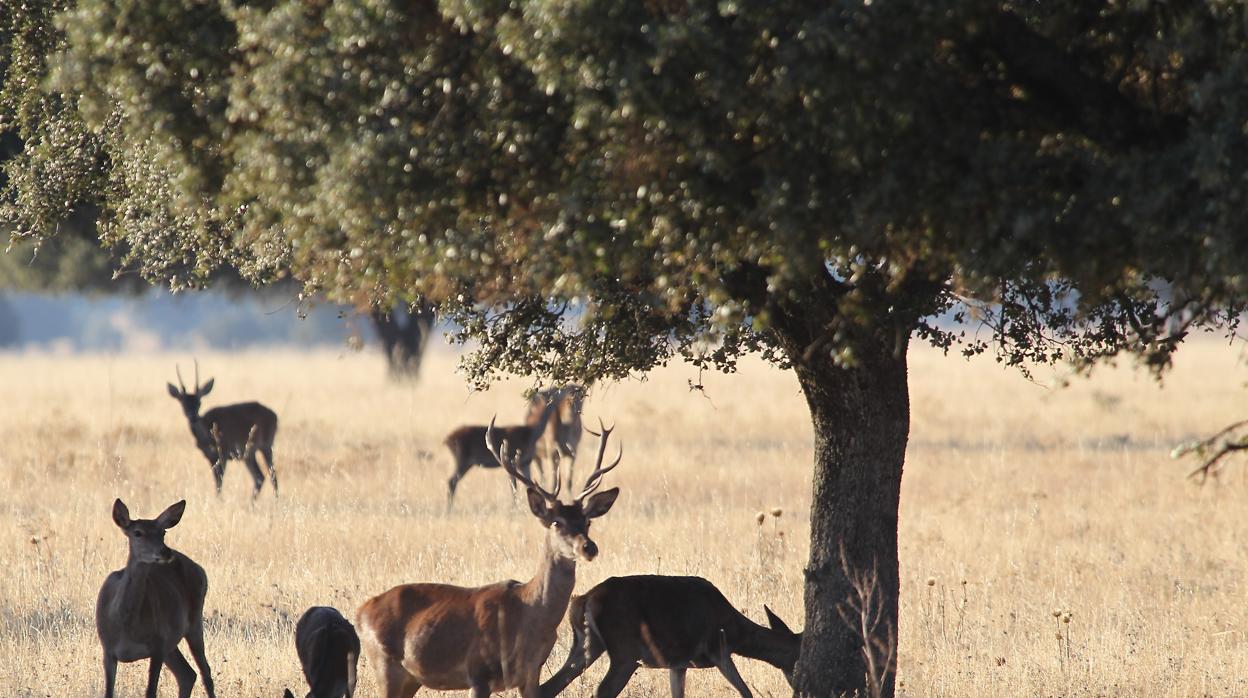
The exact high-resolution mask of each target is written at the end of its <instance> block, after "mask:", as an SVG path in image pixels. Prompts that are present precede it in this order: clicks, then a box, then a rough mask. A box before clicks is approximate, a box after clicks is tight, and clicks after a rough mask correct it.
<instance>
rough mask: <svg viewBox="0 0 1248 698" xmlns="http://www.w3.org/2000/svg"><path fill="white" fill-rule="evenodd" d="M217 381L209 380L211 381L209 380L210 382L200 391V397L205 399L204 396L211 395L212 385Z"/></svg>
mask: <svg viewBox="0 0 1248 698" xmlns="http://www.w3.org/2000/svg"><path fill="white" fill-rule="evenodd" d="M216 380H217V379H216V378H209V379H208V382H207V383H204V385H203V387H201V388H200V389H199V396H200V397H203V396H205V395H207V394H208V393H211V392H212V384H213V383H214V382H216Z"/></svg>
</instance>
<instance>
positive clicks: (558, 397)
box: [524, 384, 586, 480]
mask: <svg viewBox="0 0 1248 698" xmlns="http://www.w3.org/2000/svg"><path fill="white" fill-rule="evenodd" d="M585 392H586V391H585V388H584V387H583V386H580V385H575V384H570V385H565V386H562V387H558V388H546V389H545V390H539V391H538V392H536V393H534V395H533V397H532V398H530V399H529V413H528V414H527V415H526V416H525V418H524V423H525V424H527V425H529V426H533V427H535V426H537V424H538V422H539V421H541V417H542V412H543V411H545V409H546V406H547V405H549V404H551V403H554V405H555V411H554V414H552V415H551V416H550V419H549V420H548V421H547V422H546V429H545V430H544V431H543V432H542V436H541V437H540V438H539V439H538V442H537V446H536V448H535V450H534V456H533V462H534V464H535V465H536V466H537V470H538V472H539V473H544V472H545V469H546V461H548V460H549V461H552V465H553V467H558V465H557V464H555V462H554V461H555V457H556V456H555V453H556V452H558V453H559V454H561V455H562V456H563V457H564V458H567V459H568V479H569V480H571V479H572V478H573V476H574V475H575V469H576V449H577V446H579V445H580V443H581V410H582V408H583V407H584V405H585Z"/></svg>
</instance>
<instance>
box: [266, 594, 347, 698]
mask: <svg viewBox="0 0 1248 698" xmlns="http://www.w3.org/2000/svg"><path fill="white" fill-rule="evenodd" d="M295 651H296V652H298V653H299V664H300V665H301V666H302V667H303V677H304V678H305V679H307V680H308V687H309V688H311V689H312V690H311V691H310V692H309V693H308V696H307V698H351V696H352V695H353V694H354V693H355V666H356V662H357V661H359V658H360V638H359V636H357V635H356V634H355V627H354V626H352V625H351V623H350V622H349V621H347V619H346V618H343V617H342V614H341V613H339V612H338V609H336V608H330V607H328V606H313V607H312V608H309V609H308V610H307V611H304V613H303V616H302V617H300V618H299V622H298V623H297V624H296V625H295ZM283 698H295V695H294V694H293V693H291V692H290V689H289V688H288V689H286V693H285V694H283Z"/></svg>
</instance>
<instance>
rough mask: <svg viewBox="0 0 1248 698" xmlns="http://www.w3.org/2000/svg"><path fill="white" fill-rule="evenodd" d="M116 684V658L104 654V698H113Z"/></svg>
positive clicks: (106, 653)
mask: <svg viewBox="0 0 1248 698" xmlns="http://www.w3.org/2000/svg"><path fill="white" fill-rule="evenodd" d="M116 684H117V658H116V657H114V656H113V655H111V654H109V653H108V652H105V653H104V698H113V692H114V691H115V690H116V689H115V686H116Z"/></svg>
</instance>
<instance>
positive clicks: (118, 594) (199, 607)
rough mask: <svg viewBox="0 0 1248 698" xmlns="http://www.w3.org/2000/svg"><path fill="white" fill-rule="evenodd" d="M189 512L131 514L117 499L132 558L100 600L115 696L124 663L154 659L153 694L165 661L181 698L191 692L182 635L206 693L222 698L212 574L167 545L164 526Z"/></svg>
mask: <svg viewBox="0 0 1248 698" xmlns="http://www.w3.org/2000/svg"><path fill="white" fill-rule="evenodd" d="M185 510H186V501H185V500H183V501H181V502H178V503H177V504H174V505H173V506H171V507H169V508H168V509H165V510H164V511H163V512H161V514H160V516H157V517H156V518H155V519H153V520H150V521H149V520H145V519H131V518H130V511H129V510H128V509H127V508H126V505H125V504H124V503H122V501H121V500H120V499H118V500H117V501H115V502H113V521H114V522H116V524H117V526H118V527H120V528H121V530H122V531H124V532H125V534H126V538H127V539H128V541H129V543H130V557H129V558H128V559H127V560H126V566H125V569H120V570H117V571H116V572H113V573H112V574H110V575H108V578H106V579H105V580H104V586H102V587H100V596H99V600H98V601H97V602H96V604H95V628H96V631H97V632H98V633H99V636H100V644H101V645H102V646H103V647H104V698H113V684H114V683H115V682H116V680H117V662H137V661H138V660H140V659H148V658H150V659H151V664H150V665H149V666H148V669H147V694H146V695H147V698H156V684H157V683H158V682H159V681H160V667H161V665H162V664H163V665H165V666H167V667H169V671H171V672H173V677H174V679H176V680H177V682H178V698H187V697H188V696H190V695H191V687H192V686H194V685H195V670H194V669H191V665H190V664H188V663H187V661H186V657H183V656H182V653H181V652H180V651H178V642H179V641H181V640H182V638H186V646H187V647H188V648H189V649H190V650H191V656H192V657H194V658H195V664H196V665H197V666H198V667H199V673H200V676H202V677H203V680H204V690H205V691H207V692H208V697H209V698H216V692H215V691H214V689H213V685H212V671H211V670H210V669H209V668H208V659H207V658H206V657H205V656H204V595H205V594H206V593H207V592H208V575H206V574H204V568H202V567H200V566H199V565H197V564H195V562H194V561H193V560H191V559H190V558H189V557H187V556H185V555H183V554H182V553H180V552H178V551H176V550H173V549H172V548H170V547H169V546H167V545H165V531H167V530H169V529H170V528H173V527H174V526H176V525H178V521H180V520H182V512H183V511H185Z"/></svg>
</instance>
